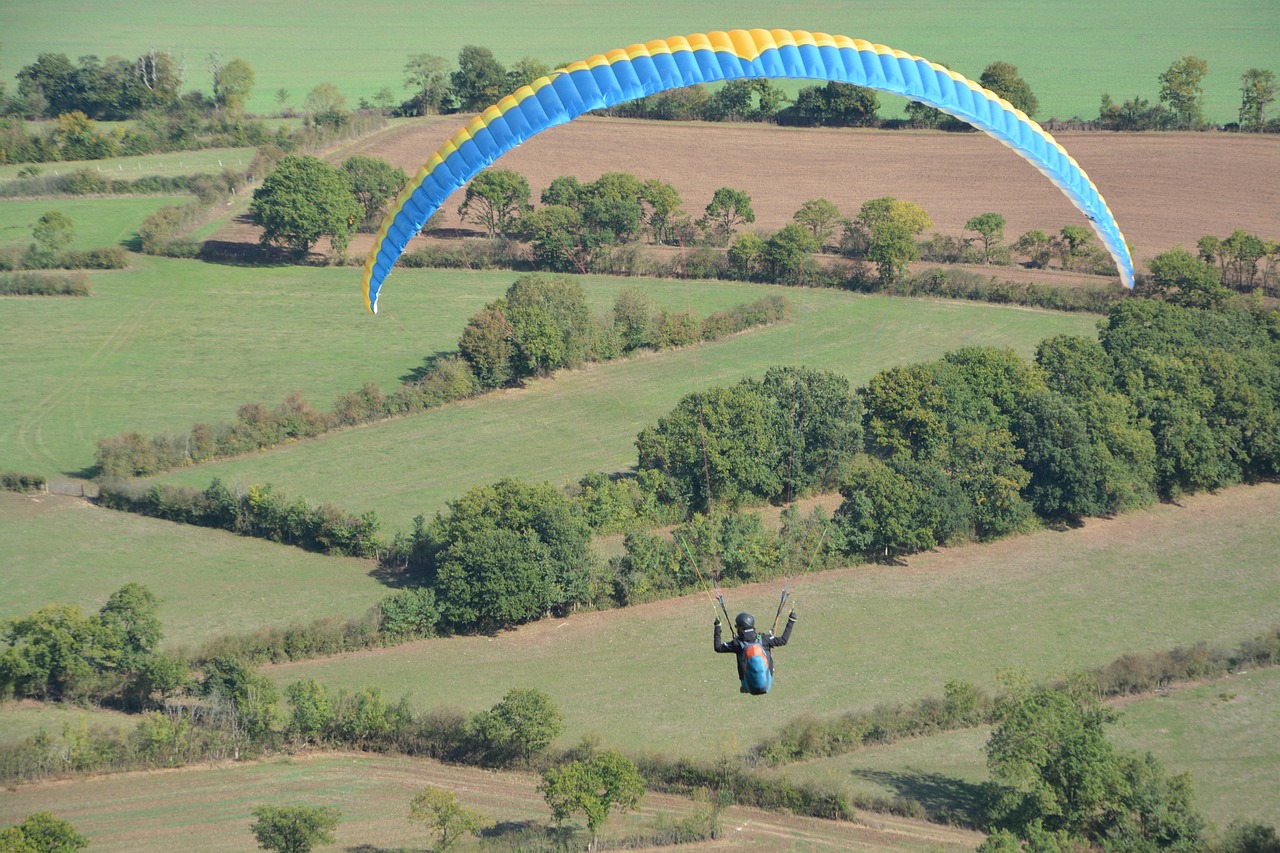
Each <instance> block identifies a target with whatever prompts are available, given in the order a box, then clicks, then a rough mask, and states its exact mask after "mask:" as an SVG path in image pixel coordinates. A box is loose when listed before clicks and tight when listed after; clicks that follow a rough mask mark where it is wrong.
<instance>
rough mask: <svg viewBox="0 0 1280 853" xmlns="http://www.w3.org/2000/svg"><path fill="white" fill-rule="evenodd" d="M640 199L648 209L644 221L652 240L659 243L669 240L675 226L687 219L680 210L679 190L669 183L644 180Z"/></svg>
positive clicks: (654, 179)
mask: <svg viewBox="0 0 1280 853" xmlns="http://www.w3.org/2000/svg"><path fill="white" fill-rule="evenodd" d="M640 200H641V202H642V203H643V205H644V207H645V209H647V210H648V213H647V214H646V216H645V223H646V224H647V225H648V226H649V233H650V234H651V235H653V242H655V243H657V244H659V245H664V244H666V243H669V242H671V241H672V239H673V236H674V231H675V229H676V227H677V226H678V225H679V224H680V222H681V221H682V220H684V221H687V220H688V217H687V215H686V214H685V213H684V211H683V210H681V205H682V204H683V201H682V200H681V199H680V191H679V190H677V189H676V188H675V187H673V186H672V185H671V184H668V183H664V182H663V181H660V180H658V179H657V178H650V179H649V180H647V181H645V182H644V187H643V189H642V192H641V196H640Z"/></svg>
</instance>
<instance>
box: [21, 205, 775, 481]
mask: <svg viewBox="0 0 1280 853" xmlns="http://www.w3.org/2000/svg"><path fill="white" fill-rule="evenodd" d="M5 207H6V206H5V205H0V211H3V210H4V209H5ZM135 227H136V226H135ZM135 263H136V265H135V267H134V268H133V269H130V270H122V271H114V272H104V273H94V274H92V275H91V280H92V281H93V284H94V295H93V297H92V298H88V299H48V298H6V299H4V300H3V302H0V305H2V306H3V309H2V310H0V374H3V375H4V377H5V386H6V387H5V406H4V407H0V467H2V468H5V469H21V470H34V471H36V472H39V473H43V474H45V475H48V476H54V475H57V474H60V473H63V472H66V473H75V472H79V471H81V470H82V469H84V468H86V467H87V466H89V465H91V464H92V462H93V451H94V448H95V446H96V445H95V442H96V441H97V440H98V439H100V438H105V437H107V436H110V435H115V434H118V433H120V432H124V431H127V430H138V431H141V432H144V433H147V434H153V433H156V432H159V431H164V430H186V429H190V427H191V425H192V424H193V423H195V422H197V421H204V422H212V423H217V422H222V421H230V420H233V419H234V418H235V412H236V409H237V408H239V407H240V406H241V405H243V404H245V403H251V402H261V403H265V404H267V405H269V406H274V405H276V404H278V403H279V402H280V401H281V400H282V399H283V398H284V397H285V395H287V394H289V393H290V392H292V391H298V392H301V393H302V395H303V396H304V397H305V398H306V399H307V400H308V401H310V402H311V403H312V404H313V405H315V406H316V407H317V408H321V409H328V408H329V407H330V406H331V404H332V403H333V400H334V399H335V398H337V396H338V395H339V394H342V393H345V392H347V391H354V390H356V389H358V388H359V387H360V386H361V385H362V384H363V383H365V382H368V381H372V382H377V383H378V384H380V385H382V386H383V387H385V388H388V389H391V388H394V387H395V386H396V385H398V384H399V383H400V381H401V380H402V379H403V378H404V377H405V376H407V375H408V374H409V373H410V372H411V371H412V370H414V369H415V368H418V367H421V366H422V364H423V362H424V359H426V358H427V357H429V356H432V355H434V354H436V353H438V352H441V351H450V350H454V349H455V348H456V345H457V339H458V336H459V335H460V334H461V332H462V329H463V327H464V326H465V324H466V321H467V318H468V317H470V316H471V315H472V314H473V313H475V312H476V311H477V310H479V309H480V308H481V307H482V306H483V305H484V304H485V303H486V302H488V301H490V300H493V299H496V298H497V297H499V296H501V295H502V294H503V293H504V292H505V291H506V289H507V287H508V286H509V285H510V283H511V282H512V281H513V280H514V279H515V277H516V273H512V272H510V271H502V272H492V273H487V272H466V271H462V272H452V273H451V272H436V271H426V270H423V271H404V272H399V273H397V277H396V279H395V282H394V286H395V287H396V300H397V301H396V305H395V306H394V308H393V309H389V310H387V311H384V313H383V314H382V315H380V316H378V317H373V316H370V315H369V314H367V312H365V310H364V304H363V302H362V300H361V296H360V292H359V281H360V277H359V272H358V270H355V269H353V268H330V269H325V268H314V267H293V266H288V267H286V266H281V267H257V268H245V267H233V266H222V265H216V264H204V263H199V262H196V261H177V260H170V259H164V258H149V257H141V256H136V257H135ZM618 281H621V280H618ZM623 286H626V285H624V284H621V283H618V284H615V285H612V286H611V287H609V288H605V289H602V290H600V291H599V292H598V295H599V298H600V299H602V300H605V301H604V302H601V303H600V305H599V306H598V307H600V308H604V307H605V306H606V305H609V304H611V300H612V295H611V294H612V293H615V292H616V290H617V289H619V288H621V287H623ZM664 292H667V293H669V296H668V297H665V298H668V299H669V300H670V301H671V302H672V303H673V307H677V308H683V306H684V305H685V304H686V301H688V300H692V304H693V307H694V309H695V310H698V311H699V312H700V313H705V312H708V311H711V310H714V309H715V308H724V307H728V306H730V305H733V304H737V303H738V302H741V301H743V299H742V297H741V295H739V294H737V293H735V292H734V291H733V290H732V289H727V288H723V287H721V288H714V289H713V288H708V287H701V288H700V287H692V288H689V289H686V288H684V287H683V286H682V285H681V286H680V287H679V288H678V289H677V288H674V287H671V288H667V289H665V291H664V289H663V288H660V287H659V288H655V289H654V290H653V293H654V295H655V299H658V300H661V299H663V298H664V296H663V293H664ZM751 298H755V297H754V296H753V297H751Z"/></svg>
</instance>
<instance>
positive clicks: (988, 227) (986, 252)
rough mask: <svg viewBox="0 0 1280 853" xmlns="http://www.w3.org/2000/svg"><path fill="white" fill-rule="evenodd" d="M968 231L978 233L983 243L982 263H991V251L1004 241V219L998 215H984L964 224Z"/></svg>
mask: <svg viewBox="0 0 1280 853" xmlns="http://www.w3.org/2000/svg"><path fill="white" fill-rule="evenodd" d="M964 228H965V230H966V231H976V232H977V233H978V240H979V242H981V243H982V262H983V263H984V264H989V263H991V250H992V249H994V248H995V247H996V246H998V245H1000V241H1001V240H1003V239H1004V217H1003V216H1001V215H1000V214H998V213H983V214H980V215H978V216H975V217H973V218H971V219H970V220H969V221H968V222H966V223H965V224H964Z"/></svg>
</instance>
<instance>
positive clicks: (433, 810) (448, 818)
mask: <svg viewBox="0 0 1280 853" xmlns="http://www.w3.org/2000/svg"><path fill="white" fill-rule="evenodd" d="M409 820H416V821H421V822H422V823H425V824H426V825H427V827H428V828H429V829H430V830H431V831H432V832H434V833H436V834H438V835H439V836H440V841H439V843H438V844H437V845H436V849H437V850H440V851H447V850H449V848H451V847H452V846H453V845H454V844H456V843H457V841H458V839H459V838H461V837H462V836H464V835H477V834H479V833H480V832H481V831H482V830H485V829H487V828H489V827H490V826H493V820H492V819H491V818H489V817H488V816H486V815H484V814H483V813H481V812H477V811H472V810H471V809H468V808H464V807H463V806H462V804H461V803H459V802H458V795H457V794H455V793H454V792H453V791H450V790H447V789H445V788H436V787H434V786H430V785H429V786H427V787H426V788H423V789H422V790H421V791H419V792H418V794H417V796H415V797H414V798H413V800H412V802H410V803H409Z"/></svg>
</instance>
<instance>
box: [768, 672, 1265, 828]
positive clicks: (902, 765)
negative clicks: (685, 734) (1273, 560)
mask: <svg viewBox="0 0 1280 853" xmlns="http://www.w3.org/2000/svg"><path fill="white" fill-rule="evenodd" d="M1115 707H1116V709H1117V710H1118V711H1119V712H1120V720H1119V722H1118V723H1117V724H1116V725H1114V726H1112V727H1111V728H1110V737H1111V740H1112V741H1113V742H1114V743H1115V744H1116V745H1117V746H1118V747H1120V748H1121V749H1122V750H1125V751H1129V752H1136V753H1138V754H1143V753H1147V752H1150V753H1151V754H1153V755H1155V756H1156V758H1158V759H1159V760H1160V762H1161V764H1163V765H1164V767H1165V769H1166V770H1168V771H1170V772H1172V773H1183V772H1187V771H1189V772H1190V773H1191V781H1192V787H1193V788H1194V790H1195V795H1196V807H1197V808H1198V809H1199V810H1200V811H1202V812H1203V813H1204V814H1205V816H1206V817H1208V818H1209V820H1210V821H1212V822H1213V823H1215V824H1217V826H1218V827H1220V828H1225V827H1226V826H1227V825H1228V824H1229V823H1231V822H1232V821H1233V820H1252V821H1258V822H1262V823H1266V824H1270V825H1273V826H1274V825H1276V824H1277V823H1280V779H1277V778H1276V773H1275V768H1276V767H1277V766H1280V748H1277V746H1276V744H1275V743H1274V741H1273V740H1269V739H1263V740H1260V739H1259V734H1260V733H1262V732H1274V731H1277V730H1278V728H1280V669H1277V668H1272V669H1265V670H1260V671H1257V672H1249V673H1245V674H1241V675H1234V676H1230V677H1227V678H1222V679H1218V680H1215V681H1211V682H1208V683H1205V684H1199V685H1194V686H1180V687H1175V688H1174V689H1172V690H1170V691H1169V692H1168V693H1165V694H1162V695H1158V696H1146V697H1143V698H1141V699H1136V700H1131V701H1125V702H1121V703H1117V704H1116V705H1115ZM990 734H991V730H990V728H988V727H980V728H976V729H966V730H964V731H957V732H947V733H945V734H941V735H937V736H934V737H927V738H917V739H914V740H908V741H903V742H901V743H896V744H890V745H887V746H874V747H870V748H867V749H864V750H861V751H859V752H855V753H851V754H849V755H843V756H839V757H837V758H829V759H822V760H818V761H810V762H805V763H802V764H794V765H790V766H788V767H786V768H783V769H781V770H778V771H773V772H778V773H785V774H786V775H787V776H788V777H789V778H790V779H792V780H794V781H796V782H814V783H819V784H824V785H830V784H835V785H842V786H845V787H847V789H848V790H850V791H853V792H857V793H862V794H870V795H874V796H882V797H889V796H906V797H911V798H913V799H917V800H920V801H922V802H925V803H927V804H929V805H931V806H934V807H939V808H962V807H964V806H965V805H966V802H971V801H972V798H973V797H974V796H975V795H976V790H975V788H976V786H977V785H978V784H980V783H982V782H983V781H985V780H987V779H988V778H989V776H988V774H987V769H986V756H985V754H984V753H983V747H984V746H985V745H986V742H987V738H988V737H989V736H990Z"/></svg>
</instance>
